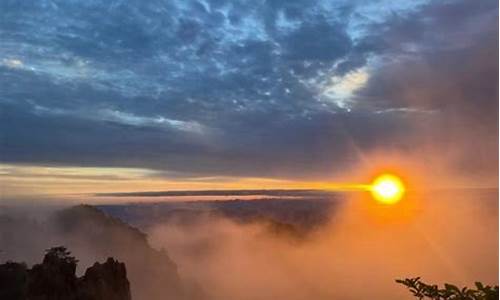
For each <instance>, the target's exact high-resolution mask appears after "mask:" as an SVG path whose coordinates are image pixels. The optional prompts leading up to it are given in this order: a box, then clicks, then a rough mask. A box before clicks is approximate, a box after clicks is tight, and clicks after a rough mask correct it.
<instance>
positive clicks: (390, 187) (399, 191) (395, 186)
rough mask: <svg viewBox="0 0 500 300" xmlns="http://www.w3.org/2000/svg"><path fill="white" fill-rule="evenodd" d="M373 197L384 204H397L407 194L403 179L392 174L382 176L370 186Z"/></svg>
mask: <svg viewBox="0 0 500 300" xmlns="http://www.w3.org/2000/svg"><path fill="white" fill-rule="evenodd" d="M370 191H371V193H372V195H373V197H374V198H375V199H376V200H377V201H379V202H381V203H383V204H395V203H397V202H399V200H401V198H402V197H403V195H404V193H405V186H404V184H403V182H402V181H401V179H399V178H398V177H397V176H395V175H392V174H382V175H380V176H378V177H377V178H375V180H374V181H373V183H372V184H371V186H370Z"/></svg>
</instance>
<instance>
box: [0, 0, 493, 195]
mask: <svg viewBox="0 0 500 300" xmlns="http://www.w3.org/2000/svg"><path fill="white" fill-rule="evenodd" d="M0 40H1V42H0V124H1V130H0V182H1V188H0V195H1V197H2V198H4V199H6V198H22V197H30V196H43V195H51V196H54V195H67V194H70V193H93V192H126V191H144V190H176V189H183V190H185V189H220V188H231V189H237V188H303V187H311V186H312V187H321V186H324V185H328V182H339V181H345V180H352V178H356V180H359V181H363V180H364V179H363V178H365V177H366V176H365V175H366V174H369V173H371V172H373V170H377V169H384V168H386V166H390V168H392V169H397V170H398V171H400V172H402V173H404V174H406V175H408V176H410V177H411V176H414V177H419V178H424V179H426V182H427V183H426V184H427V185H428V184H429V182H432V183H433V184H435V185H436V186H460V187H465V186H467V187H469V186H472V187H497V186H498V2H497V1H493V0H491V1H490V0H484V1H467V0H453V1H383V0H380V1H365V0H358V1H352V0H351V1H347V0H332V1H305V0H304V1H300V0H298V1H289V0H266V1H263V0H261V1H237V0H234V1H226V0H205V1H187V0H186V1H181V0H151V1H140V0H129V1H115V0H107V1H98V0H86V1H82V0H71V1H68V0H64V1H45V0H30V1H14V0H4V1H1V3H0ZM387 168H389V167H387ZM417 173H418V176H417V175H415V174H417Z"/></svg>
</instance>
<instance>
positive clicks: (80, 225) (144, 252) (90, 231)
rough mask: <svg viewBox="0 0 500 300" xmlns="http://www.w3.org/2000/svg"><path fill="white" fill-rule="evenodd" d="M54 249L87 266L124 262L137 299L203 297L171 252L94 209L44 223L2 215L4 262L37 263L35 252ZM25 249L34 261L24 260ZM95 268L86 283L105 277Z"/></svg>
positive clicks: (62, 213) (61, 213) (73, 210)
mask: <svg viewBox="0 0 500 300" xmlns="http://www.w3.org/2000/svg"><path fill="white" fill-rule="evenodd" d="M54 245H64V246H65V247H67V248H68V249H71V250H72V252H73V253H74V254H75V256H76V257H78V258H80V259H81V261H80V262H81V264H82V265H91V264H93V263H94V262H95V261H96V260H97V261H102V260H105V259H107V258H108V257H114V258H115V259H117V260H119V261H121V262H123V263H124V264H125V265H126V268H127V273H128V274H127V275H128V280H129V281H130V290H131V296H132V299H134V300H160V299H161V300H165V299H191V298H192V297H196V298H197V299H200V298H202V297H201V294H202V293H201V292H200V291H199V289H197V288H196V287H195V286H187V283H185V282H183V281H182V280H181V278H180V277H179V275H178V272H177V266H176V264H175V263H174V262H173V261H172V260H171V259H170V257H169V256H168V254H167V252H166V251H165V250H156V249H153V248H152V247H151V246H150V245H149V243H148V240H147V236H146V235H145V234H144V233H142V232H141V231H140V230H138V229H136V228H134V227H132V226H130V225H128V224H126V223H124V222H122V221H120V220H119V219H117V218H114V217H111V216H109V215H107V214H105V213H103V212H102V211H100V210H99V209H97V208H95V207H93V206H89V205H78V206H74V207H70V208H66V209H62V210H58V211H56V212H54V213H52V214H50V215H49V216H48V217H47V218H46V219H44V220H43V221H34V220H32V219H29V218H23V217H20V216H15V217H12V216H7V215H4V216H1V215H0V258H1V259H2V260H6V259H17V260H21V261H26V260H30V259H31V260H33V259H32V257H34V256H35V252H38V253H39V252H40V251H42V250H44V249H47V248H50V247H52V246H54ZM20 249H21V252H20V253H21V254H22V255H24V256H26V257H28V259H23V257H20V256H21V255H20V254H19V253H18V251H20ZM94 267H95V268H94ZM94 267H92V268H90V269H88V270H87V272H88V276H87V277H84V278H86V281H84V282H92V280H94V281H99V280H98V278H99V276H97V277H96V276H94V275H93V274H100V272H101V271H97V270H100V269H102V267H100V266H94ZM16 268H19V267H16ZM82 271H83V270H82ZM77 273H78V269H77ZM86 275H87V273H86ZM0 299H4V298H0ZM6 299H8V298H6Z"/></svg>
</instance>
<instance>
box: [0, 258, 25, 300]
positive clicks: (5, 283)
mask: <svg viewBox="0 0 500 300" xmlns="http://www.w3.org/2000/svg"><path fill="white" fill-rule="evenodd" d="M27 277H28V270H27V268H26V265H25V264H20V263H15V262H7V263H5V264H2V265H0V299H9V300H21V299H25V298H26V289H25V286H26V279H27Z"/></svg>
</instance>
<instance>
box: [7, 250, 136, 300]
mask: <svg viewBox="0 0 500 300" xmlns="http://www.w3.org/2000/svg"><path fill="white" fill-rule="evenodd" d="M76 266H77V260H76V259H75V258H74V257H72V256H70V253H69V252H68V251H67V250H66V248H64V247H56V248H52V249H49V250H47V253H46V254H45V257H44V258H43V262H42V263H40V264H36V265H34V266H33V267H32V268H31V269H29V268H27V266H26V264H24V263H16V262H7V263H4V264H2V265H0V299H6V300H7V299H8V300H24V299H27V300H130V299H131V296H130V284H129V281H128V279H127V271H126V268H125V264H123V263H120V262H118V261H116V260H114V259H113V258H108V259H107V260H106V262H104V263H97V262H96V263H95V264H94V265H93V266H91V267H89V268H88V269H87V270H86V271H85V274H84V275H83V276H82V277H80V278H78V277H77V276H76Z"/></svg>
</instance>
